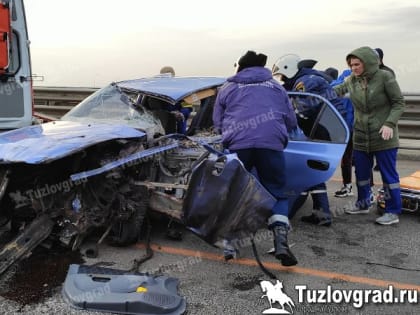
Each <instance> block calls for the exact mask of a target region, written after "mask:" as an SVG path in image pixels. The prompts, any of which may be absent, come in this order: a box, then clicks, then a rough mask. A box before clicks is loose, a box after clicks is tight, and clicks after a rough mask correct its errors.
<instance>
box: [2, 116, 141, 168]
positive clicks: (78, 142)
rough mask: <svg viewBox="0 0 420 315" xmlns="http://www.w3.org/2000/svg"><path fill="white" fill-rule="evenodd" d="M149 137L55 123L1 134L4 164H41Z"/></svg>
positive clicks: (115, 129)
mask: <svg viewBox="0 0 420 315" xmlns="http://www.w3.org/2000/svg"><path fill="white" fill-rule="evenodd" d="M145 135H146V134H145V133H144V132H141V131H138V130H136V129H134V128H130V127H127V126H124V125H110V124H97V123H95V124H83V123H79V122H70V121H54V122H50V123H45V124H42V125H34V126H29V127H24V128H20V129H17V130H12V131H8V132H5V133H2V134H0V163H2V164H7V163H19V162H22V163H28V164H41V163H46V162H50V161H52V160H57V159H60V158H62V157H64V156H67V155H70V154H72V153H75V152H78V151H81V150H83V149H84V148H87V147H89V146H91V145H93V144H96V143H101V142H105V141H108V140H112V139H128V138H141V137H144V136H145Z"/></svg>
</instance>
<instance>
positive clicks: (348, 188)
mask: <svg viewBox="0 0 420 315" xmlns="http://www.w3.org/2000/svg"><path fill="white" fill-rule="evenodd" d="M352 190H353V186H352V185H351V184H345V185H343V187H341V189H340V190H337V191H336V192H335V194H334V196H335V197H338V198H343V197H348V196H353V195H354V193H353V191H352Z"/></svg>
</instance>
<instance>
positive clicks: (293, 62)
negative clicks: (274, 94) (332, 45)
mask: <svg viewBox="0 0 420 315" xmlns="http://www.w3.org/2000/svg"><path fill="white" fill-rule="evenodd" d="M301 61H302V60H301V59H300V57H299V56H298V55H294V54H288V55H285V56H283V57H280V58H279V59H278V60H277V61H276V63H275V64H274V66H273V69H272V73H273V76H274V77H279V76H280V80H281V81H283V82H284V85H283V86H284V87H285V89H286V90H288V91H297V92H307V93H313V94H318V95H320V96H323V97H324V98H326V99H327V100H329V101H330V102H331V103H332V104H333V105H334V107H335V108H336V109H337V110H338V111H339V113H340V114H341V115H342V116H343V117H344V118H346V108H345V106H344V104H343V101H342V99H341V98H339V97H338V96H337V94H336V93H335V92H334V90H333V89H332V88H331V86H330V84H329V82H328V81H327V80H326V78H325V74H324V73H321V71H317V70H315V69H312V68H307V67H305V63H302V62H301ZM308 105H309V106H308V108H307V110H306V111H305V112H302V111H300V112H299V117H298V123H299V126H300V128H301V129H302V130H303V132H304V133H305V134H306V133H307V130H310V129H311V128H312V126H313V122H314V121H313V119H314V118H315V117H316V115H317V114H318V111H319V108H317V105H318V104H308ZM310 106H312V108H311V107H310ZM311 117H313V119H311ZM309 193H310V194H311V196H312V200H313V210H312V213H311V214H310V215H308V216H303V217H302V218H301V220H302V221H303V222H307V223H312V224H315V225H321V226H330V225H331V222H332V218H331V211H330V205H329V201H328V195H327V186H326V184H325V183H320V184H317V185H315V186H313V187H311V188H310V189H309V190H308V191H306V192H304V193H303V194H309ZM305 199H306V198H305ZM292 215H293V214H292Z"/></svg>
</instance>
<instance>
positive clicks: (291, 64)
mask: <svg viewBox="0 0 420 315" xmlns="http://www.w3.org/2000/svg"><path fill="white" fill-rule="evenodd" d="M299 61H300V57H299V56H298V55H294V54H288V55H284V56H282V57H280V58H279V59H277V61H276V62H275V63H274V65H273V69H271V72H272V74H273V76H276V75H282V76H285V77H286V78H288V79H291V78H293V77H294V76H295V75H296V73H297V72H298V71H299V68H298V64H299Z"/></svg>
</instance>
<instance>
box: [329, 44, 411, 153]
mask: <svg viewBox="0 0 420 315" xmlns="http://www.w3.org/2000/svg"><path fill="white" fill-rule="evenodd" d="M351 57H356V58H358V59H360V60H361V61H362V62H363V65H364V72H363V74H362V75H361V76H358V77H356V76H355V75H354V74H351V76H349V77H348V78H347V79H346V81H345V82H344V83H343V84H340V85H338V86H336V87H334V89H335V91H336V92H337V93H338V94H339V95H344V94H345V93H347V92H348V93H349V94H350V99H351V101H352V103H353V107H354V129H353V146H354V149H355V150H359V151H365V152H374V151H381V150H387V149H392V148H397V147H398V146H399V139H398V138H399V136H398V119H400V117H401V115H402V113H403V112H404V107H405V102H404V97H403V95H402V93H401V90H400V87H399V85H398V83H397V81H396V80H395V77H394V76H393V75H392V74H391V73H390V72H388V71H386V70H381V69H379V62H378V56H377V55H376V54H375V52H374V51H373V49H372V48H370V47H360V48H358V49H355V50H353V51H352V52H351V53H350V54H349V55H347V57H346V60H347V63H348V64H349V66H350V58H351ZM384 125H385V126H387V127H391V128H393V131H394V134H393V137H392V138H391V139H389V140H384V139H382V137H381V134H380V133H379V130H380V129H381V127H382V126H384Z"/></svg>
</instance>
